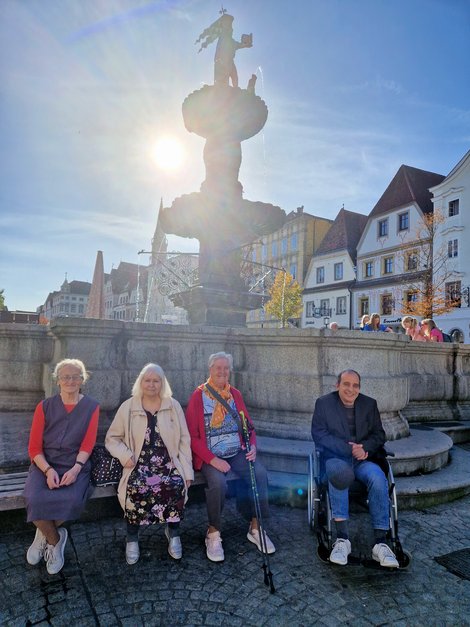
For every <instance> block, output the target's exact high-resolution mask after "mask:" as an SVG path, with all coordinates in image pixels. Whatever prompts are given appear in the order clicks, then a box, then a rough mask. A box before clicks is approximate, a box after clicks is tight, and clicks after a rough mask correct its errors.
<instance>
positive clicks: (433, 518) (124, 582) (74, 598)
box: [0, 497, 470, 627]
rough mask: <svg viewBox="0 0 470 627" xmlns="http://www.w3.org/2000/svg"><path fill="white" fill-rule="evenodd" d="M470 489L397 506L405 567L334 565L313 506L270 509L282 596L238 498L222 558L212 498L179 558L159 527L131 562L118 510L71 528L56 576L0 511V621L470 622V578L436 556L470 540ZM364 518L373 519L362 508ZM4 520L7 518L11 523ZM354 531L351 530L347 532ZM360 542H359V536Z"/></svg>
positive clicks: (25, 533) (188, 528)
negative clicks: (325, 558)
mask: <svg viewBox="0 0 470 627" xmlns="http://www.w3.org/2000/svg"><path fill="white" fill-rule="evenodd" d="M469 514H470V497H467V498H464V499H462V500H460V501H456V502H454V503H451V504H447V505H439V506H436V507H433V508H430V509H428V510H425V511H403V512H401V513H400V536H401V539H402V542H403V545H404V547H405V549H406V550H408V551H410V552H411V553H412V554H413V561H412V564H411V566H410V568H409V569H408V570H406V571H400V572H385V571H384V570H376V569H368V568H365V567H363V566H347V567H340V566H333V565H329V564H324V563H322V562H321V561H320V560H319V558H318V557H317V555H316V544H315V539H314V537H313V536H312V534H311V532H310V530H309V528H308V525H307V522H306V511H305V510H302V509H291V508H288V507H281V506H273V507H272V517H271V519H270V521H269V525H268V526H267V528H268V529H269V533H270V536H271V537H272V539H273V541H274V542H275V544H276V545H277V549H278V550H277V552H276V554H275V555H273V556H272V557H271V569H272V572H273V575H274V584H275V587H276V592H275V594H270V592H269V589H268V588H267V587H266V586H265V585H264V584H263V571H262V569H261V564H262V562H261V556H260V554H259V553H258V552H257V550H256V548H255V547H254V545H252V544H250V543H249V542H248V541H247V540H246V535H245V534H246V524H245V522H244V521H243V520H242V519H241V518H240V516H239V515H238V513H237V512H236V508H235V503H234V500H233V499H229V500H228V501H227V506H226V509H225V512H224V531H223V537H224V548H225V555H226V559H225V562H224V563H221V564H214V563H211V562H209V561H208V560H207V559H206V557H205V553H204V544H203V538H204V532H205V522H206V515H205V506H204V504H203V503H195V504H193V505H190V506H189V507H188V509H187V516H186V519H185V521H184V523H183V535H182V539H183V549H184V555H183V559H182V560H181V562H179V563H177V562H174V561H173V560H172V559H171V558H170V557H169V556H168V554H167V551H166V546H167V544H166V540H165V537H164V535H163V530H162V529H161V528H156V527H155V528H151V529H148V530H147V531H146V532H145V533H144V534H143V536H142V539H141V551H142V554H141V559H140V561H139V563H138V564H137V565H135V566H127V564H126V562H125V559H124V525H123V521H122V519H121V518H119V517H117V516H115V517H111V518H101V519H99V520H97V521H92V522H86V521H80V522H76V523H73V524H71V525H70V526H69V530H70V539H69V542H68V544H67V546H66V550H65V555H66V563H65V566H64V568H63V570H62V572H61V573H59V574H58V575H55V576H49V575H48V574H47V572H46V569H45V566H44V564H41V565H39V566H35V567H32V566H29V565H28V564H27V563H26V560H25V551H26V549H27V547H28V545H29V543H30V542H31V541H32V538H33V531H32V527H31V526H30V525H26V524H23V523H22V522H21V523H17V524H15V525H14V526H13V527H12V526H11V525H8V524H6V522H7V523H8V520H9V519H4V518H3V517H2V518H0V524H1V527H0V529H1V531H0V569H1V582H2V585H1V586H0V608H1V609H0V624H1V625H2V626H8V627H10V626H11V627H13V626H15V627H16V626H26V625H28V626H29V625H41V626H45V625H57V626H61V625H64V626H67V627H75V626H83V627H85V626H95V625H122V626H129V627H131V626H132V627H134V626H139V625H256V626H261V625H289V626H290V627H294V626H297V625H299V626H300V625H354V626H357V625H394V626H405V625H406V626H408V625H412V626H420V625H426V626H430V625H440V626H441V625H470V581H468V580H466V579H460V578H459V577H457V576H455V575H452V574H451V573H450V572H448V571H447V570H446V569H445V568H444V567H442V566H440V565H439V564H437V563H436V562H435V561H434V557H437V556H439V555H442V554H445V553H448V552H451V551H454V550H457V549H462V548H468V547H470V525H469ZM354 520H355V523H354V525H353V530H352V531H353V532H354V531H355V532H356V533H357V530H358V527H357V526H358V525H359V527H361V526H362V525H367V526H368V515H367V514H357V515H356V516H355V519H354ZM5 521H6V522H5ZM352 535H353V536H354V533H353V534H352ZM352 540H353V548H354V537H353V538H352Z"/></svg>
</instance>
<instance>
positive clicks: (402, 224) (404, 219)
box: [398, 211, 410, 232]
mask: <svg viewBox="0 0 470 627" xmlns="http://www.w3.org/2000/svg"><path fill="white" fill-rule="evenodd" d="M409 228H410V214H409V212H408V211H404V212H403V213H399V214H398V231H399V232H400V231H407V230H408V229H409Z"/></svg>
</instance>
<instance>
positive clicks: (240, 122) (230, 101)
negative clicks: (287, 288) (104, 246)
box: [160, 9, 285, 326]
mask: <svg viewBox="0 0 470 627" xmlns="http://www.w3.org/2000/svg"><path fill="white" fill-rule="evenodd" d="M232 24H233V17H232V16H231V15H228V14H227V13H226V12H225V10H224V9H223V10H222V15H221V17H220V18H219V19H218V20H216V21H215V22H214V23H213V24H211V26H209V27H208V28H206V29H205V30H204V31H203V33H202V34H201V35H200V37H199V38H198V40H197V42H196V43H199V42H202V43H201V48H200V49H201V50H202V49H204V48H206V47H207V46H208V45H209V44H211V43H213V42H214V41H216V39H217V40H218V42H217V49H216V54H215V64H214V68H215V69H214V77H215V83H214V85H204V86H203V87H202V88H201V89H198V90H196V91H194V92H193V93H192V94H190V95H189V96H188V97H187V98H186V99H185V100H184V102H183V107H182V110H183V120H184V124H185V127H186V129H187V130H188V131H189V132H192V133H196V134H197V135H199V136H201V137H204V138H205V140H206V144H205V146H204V152H203V158H204V164H205V166H206V178H205V180H204V181H203V182H202V184H201V189H200V191H199V192H193V193H191V194H185V195H183V196H180V197H178V198H175V200H174V201H173V203H172V205H171V207H167V208H165V209H163V211H161V214H160V222H161V225H162V228H163V230H164V231H165V233H172V234H174V235H179V236H182V237H193V238H196V239H198V240H199V242H200V248H199V251H200V257H199V281H200V285H199V286H197V287H195V288H191V289H190V290H188V291H187V292H185V293H181V294H180V295H179V296H178V298H176V300H174V302H175V304H178V305H180V306H183V307H184V308H185V309H187V310H188V312H189V318H190V322H191V323H200V322H202V323H203V324H219V325H223V326H228V325H230V326H244V319H245V313H246V311H247V310H249V309H254V308H257V307H259V306H260V305H259V302H255V301H256V298H255V295H253V294H247V293H246V287H245V285H244V282H243V279H242V278H241V274H240V272H241V247H242V246H243V245H244V244H248V243H250V242H252V241H253V240H254V239H256V238H257V237H260V236H263V235H267V234H268V233H272V232H273V231H276V230H277V229H279V228H280V227H281V226H282V224H283V223H284V220H285V212H284V211H283V210H282V209H281V208H280V207H277V206H275V205H271V204H269V203H264V202H260V201H250V200H246V199H244V198H243V186H242V184H241V183H240V181H239V180H238V176H239V171H240V165H241V161H242V150H241V142H242V141H244V140H246V139H248V138H250V137H253V136H254V135H256V134H257V133H259V132H260V131H261V129H262V128H263V126H264V125H265V123H266V120H267V117H268V108H267V106H266V103H265V102H264V101H263V100H262V99H261V98H260V97H259V96H257V95H256V94H255V89H254V87H255V82H256V75H255V74H253V75H252V76H251V78H250V80H249V82H248V86H247V88H246V89H240V87H238V74H237V70H236V68H235V63H234V58H235V53H236V51H237V50H238V49H240V48H249V47H251V46H252V36H251V35H243V36H242V38H241V41H240V42H237V41H236V40H234V39H233V28H232ZM230 81H231V82H232V85H230Z"/></svg>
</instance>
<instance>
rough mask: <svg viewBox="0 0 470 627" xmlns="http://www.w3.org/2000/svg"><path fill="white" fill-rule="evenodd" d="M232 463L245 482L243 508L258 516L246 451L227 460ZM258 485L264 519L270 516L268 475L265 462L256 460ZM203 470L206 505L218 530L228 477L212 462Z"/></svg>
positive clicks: (204, 465)
mask: <svg viewBox="0 0 470 627" xmlns="http://www.w3.org/2000/svg"><path fill="white" fill-rule="evenodd" d="M225 461H226V462H228V463H229V464H230V467H231V469H232V471H233V472H234V473H235V474H236V475H238V477H240V479H241V480H242V482H243V486H242V494H241V495H240V497H241V498H240V500H241V501H242V503H241V505H242V509H243V510H244V511H245V510H247V509H248V508H249V511H250V513H251V517H253V518H255V517H256V510H255V504H254V499H253V490H252V488H251V478H250V467H249V465H248V462H247V460H246V451H243V450H242V451H240V452H238V453H237V454H236V455H234V457H229V458H228V459H226V460H225ZM254 469H255V477H256V485H257V487H258V497H259V505H260V510H261V516H262V517H263V521H264V520H265V519H266V518H268V517H269V506H268V477H267V473H266V469H265V467H264V466H263V464H262V463H261V462H260V461H258V460H256V461H255V463H254ZM201 472H202V474H203V475H204V478H205V480H206V482H207V488H206V506H207V516H208V519H209V525H210V526H212V527H215V528H216V529H217V530H218V531H220V529H221V515H222V510H223V509H224V504H225V495H226V492H227V477H226V475H225V473H223V472H220V470H217V468H214V466H211V465H210V464H202V468H201ZM243 501H246V502H247V505H248V507H243Z"/></svg>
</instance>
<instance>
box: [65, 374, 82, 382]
mask: <svg viewBox="0 0 470 627" xmlns="http://www.w3.org/2000/svg"><path fill="white" fill-rule="evenodd" d="M81 379H83V375H81V374H63V375H61V376H60V377H59V381H81Z"/></svg>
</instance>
